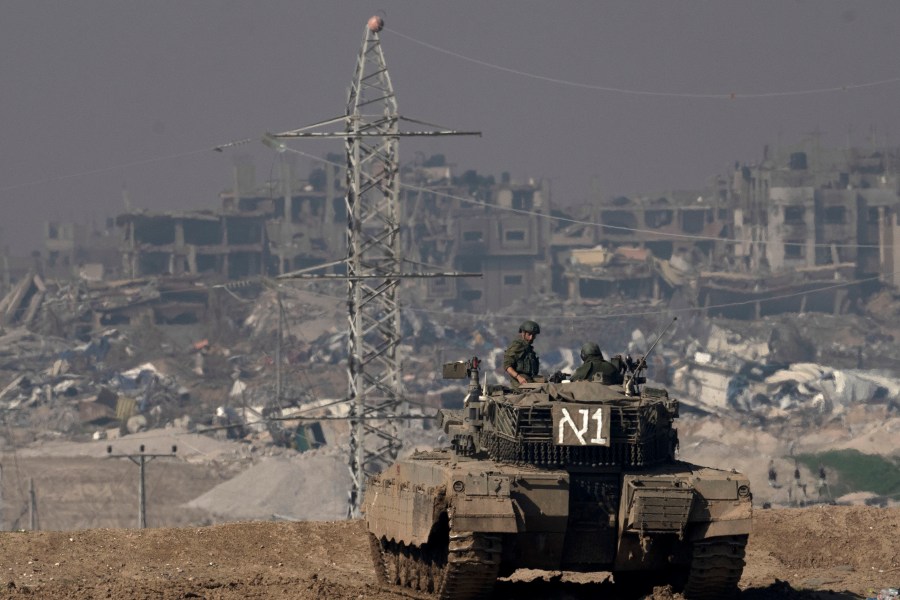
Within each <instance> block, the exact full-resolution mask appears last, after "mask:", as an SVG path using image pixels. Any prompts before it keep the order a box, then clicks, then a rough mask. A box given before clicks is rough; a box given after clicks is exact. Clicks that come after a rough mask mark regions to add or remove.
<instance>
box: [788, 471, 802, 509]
mask: <svg viewBox="0 0 900 600" xmlns="http://www.w3.org/2000/svg"><path fill="white" fill-rule="evenodd" d="M801 491H802V492H803V497H804V498H806V485H805V484H803V483H801V482H800V465H798V464H797V463H796V462H795V463H794V483H793V485H792V486H791V489H789V490H788V498H789V499H790V500H791V504H798V505H800V506H803V505H804V504H805V502H804V501H803V500H801V499H800V492H801Z"/></svg>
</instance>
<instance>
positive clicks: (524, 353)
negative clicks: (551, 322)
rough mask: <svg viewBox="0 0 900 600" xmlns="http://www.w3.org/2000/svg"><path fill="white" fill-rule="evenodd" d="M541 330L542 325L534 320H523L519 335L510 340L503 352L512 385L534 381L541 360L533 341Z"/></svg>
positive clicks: (504, 367) (516, 386) (505, 367)
mask: <svg viewBox="0 0 900 600" xmlns="http://www.w3.org/2000/svg"><path fill="white" fill-rule="evenodd" d="M540 332H541V326H540V325H538V324H537V323H535V322H534V321H523V322H522V324H521V325H519V335H518V337H516V339H514V340H513V341H512V342H510V344H509V346H508V347H507V348H506V352H505V353H504V354H503V370H504V371H505V372H506V374H507V375H509V378H510V382H511V384H512V387H514V388H518V387H519V385H520V384H523V383H529V382H532V381H534V378H535V377H536V376H537V374H538V371H540V367H541V362H540V359H539V358H538V355H537V354H536V353H535V351H534V348H533V347H532V343H533V342H534V338H535V337H537V335H538V334H539V333H540Z"/></svg>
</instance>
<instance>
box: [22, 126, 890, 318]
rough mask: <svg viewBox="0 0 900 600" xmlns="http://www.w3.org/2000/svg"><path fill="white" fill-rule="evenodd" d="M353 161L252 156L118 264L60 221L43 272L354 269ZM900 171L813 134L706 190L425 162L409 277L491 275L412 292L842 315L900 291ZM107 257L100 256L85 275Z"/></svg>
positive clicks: (150, 217)
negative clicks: (582, 182)
mask: <svg viewBox="0 0 900 600" xmlns="http://www.w3.org/2000/svg"><path fill="white" fill-rule="evenodd" d="M339 158H340V157H337V156H330V157H329V158H328V160H326V161H325V162H324V165H325V166H323V167H316V168H314V169H312V170H311V171H310V172H309V174H308V175H307V176H306V178H305V179H304V178H300V177H298V175H297V173H296V172H297V168H296V165H295V164H294V163H292V162H290V161H289V160H287V159H284V160H282V161H281V162H280V164H279V170H278V176H277V177H273V178H272V179H271V180H270V181H267V182H265V183H263V184H261V185H260V184H258V183H257V182H256V178H255V173H254V169H253V166H252V165H250V164H248V163H246V162H243V161H239V163H238V164H237V166H236V167H235V170H234V181H233V185H232V187H231V189H229V190H227V191H225V192H223V193H222V194H221V195H220V198H219V200H220V202H219V206H218V207H217V208H216V209H215V210H201V211H184V212H178V213H174V212H167V213H158V214H154V213H148V212H146V211H135V210H132V211H128V212H126V213H124V214H122V215H119V216H118V217H117V218H116V219H115V225H116V227H117V228H118V230H117V232H116V234H117V235H113V236H107V238H104V243H105V244H106V246H108V245H109V244H108V239H113V240H118V242H117V243H118V251H119V253H120V255H121V257H122V258H121V261H120V263H119V265H118V266H116V265H112V266H110V265H109V263H110V260H109V256H108V255H109V252H108V249H107V250H104V251H103V252H100V251H98V250H96V247H97V240H98V239H100V238H98V236H96V235H94V236H85V235H83V234H78V235H76V233H77V232H75V231H74V230H72V231H70V230H69V228H67V227H66V226H65V224H59V223H54V224H49V225H48V229H47V231H46V244H45V251H44V256H43V257H42V262H43V267H44V269H45V270H49V269H53V270H54V274H58V275H60V274H61V272H62V271H66V270H68V272H69V274H71V275H77V274H78V273H79V272H80V271H83V273H82V276H83V277H85V276H87V277H89V276H91V275H92V274H93V276H95V277H96V276H102V277H106V278H111V277H127V278H140V277H148V276H176V277H177V276H195V275H199V276H211V277H217V278H220V279H230V280H235V279H238V280H239V279H243V278H252V277H255V276H259V275H279V274H284V273H288V272H292V271H296V270H300V269H310V268H313V267H315V266H317V265H325V266H323V267H322V269H319V272H333V273H339V272H342V269H343V267H342V266H341V265H340V260H341V259H342V258H343V257H344V256H346V244H347V232H346V227H347V211H346V201H345V198H344V195H345V182H344V181H343V171H342V169H341V168H340V167H339V164H340V161H339ZM898 163H900V149H898V148H885V149H873V150H862V149H859V148H855V149H823V148H821V147H819V146H818V145H813V144H810V143H806V144H800V145H797V146H793V147H787V148H783V149H779V150H777V151H769V150H768V149H766V150H765V152H764V154H763V160H761V161H760V162H759V163H758V164H752V165H740V164H735V166H734V168H733V170H732V171H730V172H728V173H725V174H722V175H719V176H715V177H712V178H711V179H710V180H709V181H708V182H707V183H706V185H705V186H704V187H702V188H700V189H698V190H691V191H675V192H666V193H660V194H645V195H634V196H629V197H626V196H616V197H613V198H597V199H595V200H594V201H592V202H590V203H589V204H586V205H582V206H561V205H559V204H555V203H554V202H553V200H554V199H553V198H552V197H551V195H550V193H549V191H550V190H549V183H548V182H546V181H536V182H535V181H528V182H525V183H522V182H515V181H513V180H512V179H511V178H510V177H509V176H508V175H506V174H504V175H503V176H501V178H500V180H499V181H496V180H495V179H494V177H493V176H482V175H479V174H478V173H477V172H475V171H467V172H465V173H463V174H462V175H455V174H454V173H453V170H452V168H451V166H450V165H449V164H448V163H447V162H446V159H445V158H444V157H443V156H442V155H434V156H431V157H428V158H426V157H424V156H417V157H416V159H415V160H414V161H413V162H412V163H410V164H408V165H406V166H404V167H403V169H402V172H401V180H402V182H403V184H402V186H401V202H400V204H401V209H402V211H403V214H402V219H401V223H402V231H401V241H402V243H403V245H404V248H403V251H404V252H403V254H404V257H405V259H404V260H406V261H409V264H405V265H403V270H407V271H420V272H462V273H477V274H481V276H480V277H445V278H433V279H428V280H425V281H421V282H417V283H415V284H413V285H418V289H419V294H420V296H421V297H422V298H423V299H425V300H427V301H431V302H434V303H438V304H441V305H444V306H446V307H448V308H454V309H456V310H462V311H498V310H500V309H502V308H503V307H505V306H506V305H507V304H508V302H509V300H510V299H511V298H522V297H526V296H529V295H531V296H533V295H535V294H539V295H541V294H545V295H548V296H552V297H556V298H559V299H562V300H568V301H573V302H596V301H604V300H607V299H610V298H618V299H622V300H626V299H628V300H631V299H648V300H651V301H660V300H667V299H669V298H671V297H672V296H673V295H675V294H679V295H680V297H681V298H683V299H684V301H685V302H687V303H688V304H690V305H693V306H698V307H707V309H708V314H711V315H722V316H726V317H732V318H741V319H746V318H758V317H761V316H765V315H769V314H778V313H783V312H803V311H814V312H826V313H833V314H840V313H843V312H846V311H847V310H849V309H850V308H851V307H852V306H853V305H854V304H855V303H857V302H858V301H859V300H860V298H864V297H866V296H868V295H870V294H871V293H873V292H875V291H876V290H878V289H879V288H880V287H881V286H884V285H887V286H891V287H894V286H896V284H897V278H898V275H897V273H896V272H895V271H896V270H895V269H894V265H895V264H896V263H897V262H898V259H900V256H898V255H897V253H898V252H900V250H898V249H897V248H896V246H897V245H896V244H895V243H894V239H895V238H896V237H898V235H900V229H898V228H900V224H898V218H897V213H898V206H900V197H898V178H897V175H896V173H897V171H898V166H900V164H898ZM106 246H104V247H106ZM90 248H95V249H94V250H90ZM95 255H98V256H100V255H102V258H98V259H96V262H97V263H99V264H100V265H101V266H100V267H98V268H94V269H88V268H86V267H89V266H91V263H93V262H95V261H94V260H93V259H91V257H93V256H95ZM42 272H43V271H41V270H38V273H39V274H40V273H42Z"/></svg>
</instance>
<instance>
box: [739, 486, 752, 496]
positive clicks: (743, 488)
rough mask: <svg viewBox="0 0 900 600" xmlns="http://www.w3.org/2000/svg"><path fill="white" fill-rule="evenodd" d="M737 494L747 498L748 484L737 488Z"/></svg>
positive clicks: (748, 493) (748, 492) (748, 494)
mask: <svg viewBox="0 0 900 600" xmlns="http://www.w3.org/2000/svg"><path fill="white" fill-rule="evenodd" d="M738 496H740V497H741V498H749V497H750V486H749V485H742V486H740V487H739V488H738Z"/></svg>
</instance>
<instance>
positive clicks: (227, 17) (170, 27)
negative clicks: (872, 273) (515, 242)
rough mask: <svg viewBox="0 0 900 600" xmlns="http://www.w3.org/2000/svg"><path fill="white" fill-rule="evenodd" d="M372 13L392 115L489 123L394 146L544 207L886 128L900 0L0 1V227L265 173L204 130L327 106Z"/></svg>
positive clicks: (308, 117)
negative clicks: (536, 187)
mask: <svg viewBox="0 0 900 600" xmlns="http://www.w3.org/2000/svg"><path fill="white" fill-rule="evenodd" d="M375 13H379V14H381V15H383V16H384V18H385V21H386V29H385V31H383V32H382V43H383V48H384V51H385V55H386V58H387V61H388V66H389V68H390V73H391V77H392V81H393V84H394V89H395V92H396V94H397V99H398V102H399V106H400V112H401V114H403V115H404V116H408V117H412V118H416V119H421V120H424V121H429V122H433V123H439V124H441V125H444V126H447V127H451V128H456V129H463V130H480V131H482V132H483V135H482V137H480V138H443V139H438V138H429V139H427V140H409V141H406V140H405V141H404V142H403V143H402V144H401V147H400V153H401V159H406V160H409V159H412V158H413V156H414V155H415V152H416V151H422V152H425V153H426V154H431V153H437V152H440V153H443V154H445V155H446V156H447V159H448V161H450V162H451V163H453V164H455V165H457V168H458V171H459V172H461V171H462V170H464V169H469V168H476V169H477V170H478V171H479V172H481V173H484V174H493V175H499V174H500V172H502V171H509V172H510V173H511V174H512V176H513V177H514V178H516V179H525V178H527V177H535V178H540V177H549V178H552V181H553V193H554V197H555V200H556V201H558V202H560V203H565V204H568V203H573V202H579V201H584V200H586V199H587V198H589V197H590V195H591V180H592V179H596V180H597V182H598V185H599V189H600V190H601V192H602V194H603V195H604V196H608V195H612V194H628V193H637V192H655V191H661V190H665V189H679V188H694V187H700V186H701V185H702V184H703V182H704V181H705V180H706V179H707V178H708V177H709V176H711V175H713V174H715V173H719V172H723V171H724V170H726V169H727V168H728V167H729V165H731V164H733V163H734V161H740V162H754V161H757V160H758V159H759V158H760V156H761V154H762V149H763V146H764V145H765V144H771V145H773V146H774V145H777V144H778V143H779V142H780V143H785V144H787V143H793V142H797V141H799V140H801V139H803V138H804V136H806V137H808V136H809V133H810V132H812V131H816V130H818V131H820V132H822V134H823V135H822V140H823V142H825V143H828V144H831V145H843V144H846V143H847V141H848V139H849V140H850V141H851V142H852V143H854V144H859V145H862V144H866V143H870V142H869V141H867V140H869V139H870V138H871V136H872V134H873V132H874V133H875V134H876V135H877V136H878V142H879V143H886V142H887V143H892V144H897V143H898V140H897V139H896V138H897V136H898V134H900V131H898V130H900V125H898V120H900V119H898V118H900V63H898V57H900V34H898V31H900V2H897V1H896V0H884V1H874V0H873V1H869V0H867V1H821V0H793V1H792V0H767V1H761V0H741V1H729V0H716V1H699V0H697V1H688V0H681V1H677V2H676V1H672V0H646V1H641V0H631V1H628V2H624V1H622V2H602V1H588V0H582V1H568V0H555V1H554V2H535V1H526V0H492V1H490V2H488V1H485V0H454V1H453V2H427V1H418V2H398V1H392V0H380V1H378V2H362V1H359V2H352V1H341V2H336V1H334V0H328V1H309V0H306V1H304V0H256V1H254V2H247V1H245V0H244V1H237V0H235V1H228V2H225V1H220V2H213V1H210V0H192V1H190V2H185V1H184V0H178V1H174V0H154V1H152V2H136V1H127V0H108V1H107V0H103V1H101V0H81V1H79V2H57V1H54V2H47V1H45V0H13V1H11V2H7V3H5V5H4V7H3V14H2V18H0V74H2V87H0V90H2V91H0V111H2V118H3V121H2V122H3V135H2V137H0V201H2V203H3V206H4V209H5V210H4V213H3V215H4V218H3V221H2V223H0V228H2V229H0V244H3V245H7V244H8V245H10V246H11V251H12V253H13V254H15V255H19V254H27V252H29V251H30V250H32V249H35V248H37V247H38V245H39V244H40V241H41V235H42V233H41V231H42V230H41V223H42V222H43V221H45V220H48V219H60V220H75V221H79V222H90V221H91V220H92V219H93V220H97V221H99V220H101V219H103V218H104V217H106V216H112V215H115V214H117V213H118V212H121V211H122V209H123V202H122V190H123V188H124V189H127V190H128V195H129V196H130V199H131V202H132V204H133V205H134V206H135V207H144V208H147V209H150V210H165V209H214V208H215V207H216V206H217V198H218V193H219V192H220V191H221V190H223V189H225V188H229V187H230V185H231V177H232V175H231V173H232V165H233V163H234V160H235V157H236V155H238V154H248V153H249V154H252V156H253V158H254V162H255V164H256V168H257V178H258V180H260V181H262V180H265V179H266V178H268V174H269V172H270V170H271V168H272V165H273V162H274V160H275V156H274V153H273V152H272V151H271V150H269V149H268V148H266V147H264V146H262V144H260V143H257V142H254V143H253V144H249V145H244V146H240V147H238V148H235V149H233V150H228V151H225V152H222V153H217V152H213V151H211V148H212V147H214V146H216V145H218V144H222V143H225V142H228V141H230V140H236V139H242V138H248V137H251V138H254V139H258V138H259V136H260V135H261V134H262V133H263V132H265V131H283V130H287V129H293V128H296V127H300V126H303V125H308V124H311V123H315V122H318V121H320V120H324V119H326V118H329V117H333V116H338V115H340V114H342V113H343V111H344V108H345V103H346V96H347V87H348V85H349V82H350V78H351V76H352V74H353V69H354V65H355V60H356V55H357V52H358V50H359V47H360V44H361V43H362V40H363V34H364V27H365V23H366V21H367V19H368V17H369V16H370V15H372V14H375ZM878 82H887V83H878ZM861 84H875V85H866V86H865V87H859V88H855V87H849V89H846V90H844V91H841V90H840V88H842V87H844V86H856V85H861ZM835 89H836V90H837V91H818V92H813V91H814V90H835ZM798 92H808V93H798ZM732 93H733V94H735V96H734V98H730V97H728V96H729V95H730V94H732ZM292 145H293V146H294V147H296V148H298V149H302V150H303V151H305V152H310V153H314V154H319V155H324V154H325V153H326V152H341V150H342V146H341V143H340V142H339V141H334V140H332V141H320V140H319V141H304V142H296V143H294V144H292ZM311 164H312V161H311V160H308V159H300V168H301V170H302V171H303V172H305V171H306V170H307V169H308V168H309V167H310V165H311Z"/></svg>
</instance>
